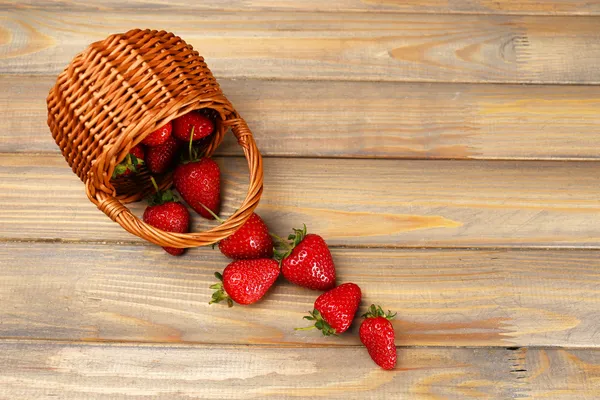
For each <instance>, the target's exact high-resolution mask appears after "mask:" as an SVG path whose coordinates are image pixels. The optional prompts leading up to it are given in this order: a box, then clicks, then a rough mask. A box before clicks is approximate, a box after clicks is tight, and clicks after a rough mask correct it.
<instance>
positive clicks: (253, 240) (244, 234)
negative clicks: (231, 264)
mask: <svg viewBox="0 0 600 400" xmlns="http://www.w3.org/2000/svg"><path fill="white" fill-rule="evenodd" d="M219 250H221V253H223V255H224V256H225V257H229V258H231V259H233V260H244V259H252V258H272V257H273V239H271V236H270V235H269V228H267V225H266V224H265V223H264V221H263V220H262V218H261V217H259V216H258V214H255V213H252V215H251V216H250V218H248V220H247V221H246V222H245V223H244V225H242V226H241V227H240V229H238V230H237V231H236V232H235V233H234V234H233V235H231V236H229V237H227V238H225V239H223V240H221V241H220V242H219Z"/></svg>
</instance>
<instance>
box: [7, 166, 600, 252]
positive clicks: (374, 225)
mask: <svg viewBox="0 0 600 400" xmlns="http://www.w3.org/2000/svg"><path fill="white" fill-rule="evenodd" d="M217 162H219V163H220V165H221V170H222V174H223V176H222V181H223V198H224V206H223V212H222V216H224V217H226V216H227V215H229V214H230V213H232V212H233V210H235V209H236V208H237V207H239V204H240V203H241V201H242V199H243V198H244V197H245V196H246V190H247V181H248V178H247V176H248V175H247V165H246V161H245V160H244V159H243V158H241V157H233V158H225V159H221V158H220V159H217ZM264 168H265V169H264V171H265V175H264V177H265V192H264V194H263V197H262V199H261V203H260V206H259V209H258V210H259V213H260V214H261V215H262V216H263V217H264V219H265V220H266V221H267V223H268V224H269V225H270V227H271V229H273V230H274V231H275V232H278V233H279V234H285V233H287V232H289V231H290V230H291V228H292V227H297V226H302V223H306V224H307V225H308V227H309V228H310V230H311V231H315V232H320V233H321V234H322V235H323V236H324V237H325V238H326V239H327V240H328V241H329V243H331V244H332V245H335V246H340V245H342V246H386V247H473V246H475V247H515V246H517V247H531V246H533V247H574V248H575V247H578V248H582V247H589V248H598V246H599V245H600V231H599V229H600V213H599V205H600V203H599V202H598V187H600V169H599V168H598V165H597V164H596V163H594V162H568V163H563V162H537V161H535V162H533V161H531V162H530V161H526V162H523V161H521V162H515V161H418V160H417V161H407V160H351V159H287V158H271V159H266V160H265V163H264ZM0 192H1V193H2V197H3V202H2V207H0V238H1V239H4V240H7V239H8V240H15V239H48V240H68V241H81V240H83V241H90V240H92V241H135V242H139V241H140V240H139V239H137V238H135V237H133V236H131V235H130V234H129V233H127V232H125V231H124V230H123V229H121V227H119V226H118V225H117V224H115V223H114V222H112V221H111V220H110V219H109V218H108V217H106V216H105V215H104V214H102V213H101V212H100V211H98V210H97V209H96V208H95V206H94V205H93V204H91V203H90V202H89V201H88V199H87V198H86V196H85V193H84V186H83V184H82V183H81V182H80V181H79V180H78V178H77V177H76V176H75V175H74V174H73V173H72V172H71V170H70V168H68V166H67V164H66V163H65V161H64V160H63V159H62V157H61V156H59V155H53V154H46V155H37V156H36V155H26V154H25V155H23V154H2V155H0ZM144 207H145V205H144V204H143V203H142V202H140V203H136V204H132V205H131V209H132V211H133V212H134V213H136V214H137V215H141V214H142V213H143V210H144ZM200 220H202V221H200ZM211 224H214V221H212V222H209V221H206V220H203V219H202V218H200V217H197V218H195V220H194V223H193V230H194V231H201V230H203V229H206V228H207V227H208V226H211Z"/></svg>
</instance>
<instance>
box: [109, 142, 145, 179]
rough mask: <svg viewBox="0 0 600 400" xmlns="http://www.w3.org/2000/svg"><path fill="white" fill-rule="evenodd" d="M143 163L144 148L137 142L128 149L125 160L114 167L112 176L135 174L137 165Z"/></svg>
mask: <svg viewBox="0 0 600 400" xmlns="http://www.w3.org/2000/svg"><path fill="white" fill-rule="evenodd" d="M143 163H144V149H143V148H142V146H141V145H139V144H138V145H137V146H135V147H133V148H132V149H131V150H130V151H129V154H128V155H127V157H125V160H123V161H121V163H120V164H118V165H117V166H116V167H115V169H114V171H113V175H112V177H113V179H114V178H117V177H118V176H131V175H133V174H136V173H137V172H138V171H137V166H138V165H141V164H143Z"/></svg>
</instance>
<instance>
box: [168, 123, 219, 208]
mask: <svg viewBox="0 0 600 400" xmlns="http://www.w3.org/2000/svg"><path fill="white" fill-rule="evenodd" d="M193 135H194V128H192V131H191V133H190V140H189V148H188V151H189V154H188V159H187V160H185V161H183V163H182V164H179V165H178V166H177V167H176V168H175V174H174V175H173V183H174V184H175V188H176V189H177V191H178V192H179V194H180V195H181V197H183V199H184V200H185V202H186V203H188V205H189V206H190V207H192V208H193V209H194V210H195V211H196V212H197V213H198V214H200V215H201V216H203V217H204V218H207V219H214V218H215V214H219V209H220V207H221V171H220V169H219V166H218V165H217V163H216V162H214V161H213V160H211V159H210V158H207V157H204V158H200V159H199V158H198V155H197V153H196V152H195V151H194V150H193V148H192V137H193ZM205 207H206V208H208V209H210V211H212V213H211V212H209V211H208V210H207V209H206V208H205Z"/></svg>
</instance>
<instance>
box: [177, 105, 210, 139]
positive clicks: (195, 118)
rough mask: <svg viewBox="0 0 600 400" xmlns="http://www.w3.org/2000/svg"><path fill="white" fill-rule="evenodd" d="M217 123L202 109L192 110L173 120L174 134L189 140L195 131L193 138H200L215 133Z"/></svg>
mask: <svg viewBox="0 0 600 400" xmlns="http://www.w3.org/2000/svg"><path fill="white" fill-rule="evenodd" d="M214 130H215V124H214V123H213V122H212V120H211V119H210V118H208V117H207V116H206V115H203V114H202V113H201V112H200V111H191V112H189V113H187V114H184V115H182V116H180V117H179V118H176V119H175V120H174V121H173V135H174V136H175V137H176V138H178V139H179V140H182V141H184V142H187V141H188V140H190V135H191V134H192V132H193V137H192V140H199V139H202V138H203V137H206V136H208V135H210V134H211V133H213V131H214Z"/></svg>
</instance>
